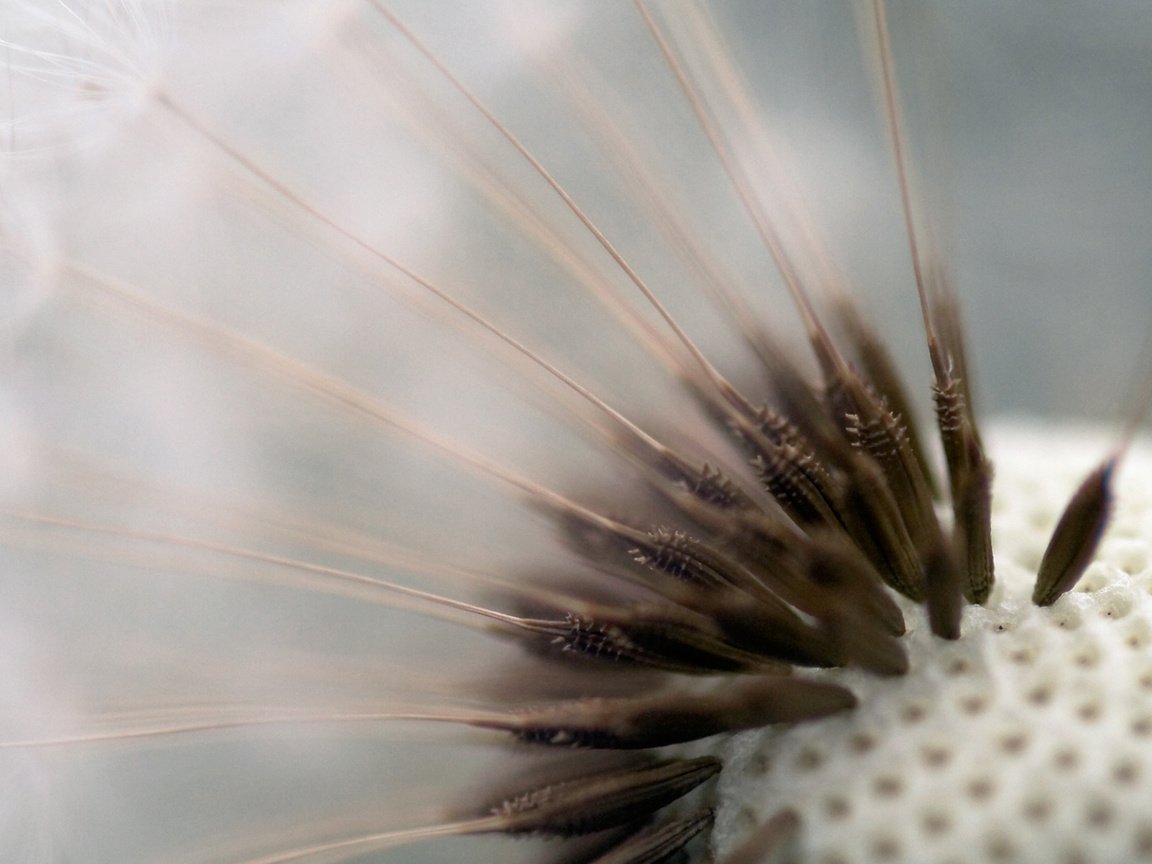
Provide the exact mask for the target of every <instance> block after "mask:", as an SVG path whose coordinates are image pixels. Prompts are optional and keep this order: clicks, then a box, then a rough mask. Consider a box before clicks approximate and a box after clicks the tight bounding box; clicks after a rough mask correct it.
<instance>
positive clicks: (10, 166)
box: [0, 0, 1152, 864]
mask: <svg viewBox="0 0 1152 864" xmlns="http://www.w3.org/2000/svg"><path fill="white" fill-rule="evenodd" d="M889 5H891V6H892V7H893V8H892V9H889V8H888V7H889ZM859 6H860V8H859V9H858V10H857V12H858V14H857V16H855V18H853V16H851V15H848V14H846V13H845V12H844V10H839V11H837V12H835V13H828V14H817V13H814V12H812V11H811V10H809V12H808V13H807V15H805V14H801V13H800V12H799V11H798V10H795V9H790V8H789V7H788V4H781V5H780V6H777V7H773V8H765V9H755V10H752V11H748V10H739V11H738V12H737V11H733V10H732V9H727V10H726V9H723V8H714V9H709V8H706V6H705V5H703V4H700V3H696V2H682V3H673V4H657V3H652V2H647V3H646V2H642V0H638V2H636V3H634V4H631V5H627V4H613V6H612V7H611V8H602V9H598V8H596V5H595V4H591V5H589V6H583V5H581V6H579V7H566V6H565V5H564V4H552V3H544V4H541V3H531V4H529V3H523V4H518V3H511V2H510V3H508V4H504V3H485V4H476V8H468V9H457V10H448V9H446V8H444V7H440V6H439V5H438V4H424V3H411V4H409V3H404V2H397V3H395V4H393V3H389V2H383V0H362V2H346V3H345V2H341V3H332V2H330V0H302V2H298V3H293V4H285V5H283V6H279V5H267V6H266V5H264V4H254V5H252V6H251V7H247V8H245V9H244V10H236V11H235V12H234V13H230V14H229V15H228V16H226V17H225V19H223V20H217V14H216V12H217V11H218V10H213V9H212V8H210V7H209V6H207V5H206V6H205V7H203V8H201V7H200V6H199V5H198V4H188V5H186V6H176V7H167V6H165V5H163V4H160V5H158V6H157V7H156V8H152V6H151V5H150V4H138V3H136V2H128V0H122V2H116V3H109V4H106V5H102V6H99V7H98V8H94V9H91V10H88V9H84V8H80V7H74V6H71V5H68V4H67V3H61V4H58V5H56V6H53V7H51V8H50V9H47V10H46V9H44V8H42V7H40V6H37V5H26V4H23V3H20V2H13V3H12V4H11V5H10V9H9V10H4V14H5V19H4V20H9V19H10V20H11V21H12V22H14V23H13V25H12V27H11V31H10V35H5V36H3V37H2V39H3V45H4V47H5V49H6V51H7V53H8V57H9V60H8V71H9V87H8V95H7V98H8V99H9V101H10V103H11V105H10V107H9V110H8V111H7V124H8V125H7V127H6V128H7V135H6V148H5V149H6V156H5V158H4V162H3V172H4V173H3V178H4V181H5V187H6V193H7V194H6V196H5V200H4V202H3V208H4V209H3V211H2V213H0V218H2V220H3V228H4V234H3V245H2V249H0V254H2V255H3V260H4V261H5V265H6V273H7V275H6V276H5V283H6V285H5V290H6V291H8V292H9V295H10V296H11V298H12V303H11V304H10V305H11V309H10V312H9V313H8V314H7V315H6V319H5V323H6V325H7V326H6V331H5V339H6V348H7V351H6V359H5V363H6V375H5V381H4V382H3V383H2V384H0V387H2V388H3V389H2V390H0V405H3V407H4V408H5V409H6V411H5V413H6V417H5V419H4V420H3V424H4V425H3V427H2V428H3V431H4V434H5V437H6V439H7V446H6V448H5V453H4V456H3V459H4V465H5V469H6V474H7V477H8V479H7V480H6V482H5V486H4V489H3V499H4V503H3V505H2V506H0V549H3V550H4V556H5V558H6V565H5V570H4V577H3V578H4V585H5V590H4V595H5V597H6V598H7V599H6V604H5V606H4V608H3V610H2V611H0V649H2V650H0V657H2V659H0V670H2V671H3V673H4V674H3V676H2V677H3V678H4V684H3V685H2V686H0V724H2V725H0V760H2V761H0V765H2V767H3V771H4V773H5V775H6V776H7V777H8V778H10V785H11V786H13V787H14V788H16V787H18V788H21V789H25V790H27V792H28V794H26V795H23V796H19V797H14V798H13V799H12V800H11V801H10V802H7V803H6V804H5V807H4V809H3V812H2V813H0V822H2V823H3V824H2V825H0V828H3V829H4V831H3V836H4V837H5V839H4V840H3V841H0V843H3V846H0V849H2V850H3V852H4V853H5V855H7V856H9V857H12V858H13V859H14V860H27V861H38V860H44V861H63V860H85V861H89V860H90V861H96V862H100V861H113V860H115V861H157V860H165V861H167V860H172V861H178V862H197V861H199V862H209V861H210V862H236V864H281V862H294V861H300V862H320V861H324V862H330V861H369V860H371V861H376V860H379V861H391V860H404V861H413V862H418V861H424V860H445V858H446V859H447V860H475V859H477V858H479V859H491V860H510V861H514V860H543V861H560V860H564V861H587V862H599V864H640V862H653V864H655V862H661V861H706V860H714V861H717V862H722V864H749V862H757V861H778V860H781V861H796V862H803V864H845V862H856V861H859V862H866V861H867V862H913V861H915V862H928V861H938V862H949V861H960V860H976V861H988V862H1009V861H1020V862H1027V861H1033V860H1035V861H1040V860H1045V861H1048V860H1067V861H1070V862H1071V861H1090V862H1108V861H1130V860H1152V821H1150V818H1152V817H1150V816H1149V811H1148V808H1147V807H1146V806H1145V805H1144V804H1143V803H1142V802H1144V801H1145V800H1147V799H1148V797H1149V795H1148V793H1149V791H1150V790H1152V787H1150V785H1149V784H1150V783H1152V762H1150V757H1149V753H1150V752H1152V751H1150V747H1152V744H1150V738H1149V736H1150V734H1152V665H1149V662H1148V654H1147V645H1148V642H1149V640H1150V639H1152V608H1150V605H1149V604H1150V603H1152V599H1150V598H1152V584H1150V583H1149V578H1150V577H1149V560H1150V554H1152V553H1150V550H1149V548H1148V545H1149V538H1148V530H1147V523H1148V507H1147V500H1146V498H1147V496H1146V494H1145V490H1144V487H1145V486H1146V485H1147V482H1146V481H1147V479H1148V477H1149V472H1150V471H1152V463H1150V462H1149V458H1150V457H1149V455H1148V450H1147V445H1146V443H1145V442H1144V441H1143V440H1142V439H1141V438H1140V437H1139V436H1138V430H1139V426H1140V424H1141V423H1142V421H1143V418H1144V414H1145V413H1146V411H1147V407H1148V405H1147V403H1148V402H1149V400H1150V399H1152V396H1149V395H1147V394H1146V393H1144V391H1147V390H1149V389H1150V388H1152V385H1150V384H1149V383H1148V382H1147V381H1145V382H1143V384H1140V383H1139V382H1140V381H1141V375H1140V370H1138V369H1137V370H1135V372H1134V374H1133V378H1134V379H1135V380H1136V381H1137V382H1138V384H1137V387H1138V388H1139V390H1140V393H1138V394H1137V395H1136V396H1134V397H1131V398H1130V399H1129V400H1128V401H1129V403H1130V404H1129V405H1127V406H1126V408H1125V409H1124V410H1123V411H1119V412H1114V416H1115V417H1116V422H1115V423H1114V424H1113V425H1115V426H1117V427H1121V428H1119V429H1118V430H1117V431H1113V432H1110V433H1102V432H1099V431H1097V432H1096V433H1094V434H1092V435H1084V436H1078V435H1077V433H1076V431H1075V429H1074V428H1073V427H1072V426H1071V425H1070V424H1068V423H1063V422H1061V423H1056V422H1054V423H1052V424H1051V428H1043V429H1042V428H1041V427H1040V426H1039V425H1038V424H1037V423H1036V422H1035V421H1032V422H1031V424H1028V423H1024V424H1016V425H1013V424H1012V423H1010V422H1007V421H1005V420H1001V419H996V420H994V422H992V423H986V422H985V421H984V419H983V414H982V413H980V414H978V412H977V410H976V409H977V407H979V405H978V400H977V398H976V388H975V387H974V385H973V382H972V375H973V374H974V372H976V371H977V369H976V367H979V366H980V365H981V361H982V354H983V353H984V352H982V351H979V350H974V349H975V348H976V347H979V346H982V345H984V344H985V343H984V342H982V341H981V338H980V337H981V336H982V335H983V334H982V332H981V331H980V330H979V329H977V330H976V331H975V335H976V337H977V338H976V339H975V340H974V341H973V342H972V343H970V342H969V339H970V337H971V335H972V332H973V331H972V330H971V329H970V328H967V327H965V325H964V324H963V322H962V318H963V317H964V316H963V314H962V313H963V309H964V307H965V302H964V301H965V298H966V294H967V291H968V289H967V281H968V279H970V276H971V274H970V273H969V274H968V276H967V277H966V276H965V274H964V272H963V269H964V268H962V267H958V266H954V262H953V260H952V259H951V257H950V254H949V253H950V250H949V246H950V241H951V237H950V236H949V232H948V231H947V230H945V229H946V228H947V227H948V225H947V222H948V220H947V218H946V216H947V210H948V208H947V207H946V206H945V205H943V204H941V203H940V202H939V201H937V200H936V198H935V197H934V195H935V192H936V191H937V189H938V188H943V189H944V190H945V191H947V188H948V185H949V183H948V177H947V173H948V172H947V171H946V170H941V166H939V165H936V164H935V160H934V158H933V157H934V156H938V155H939V154H935V153H933V148H932V146H930V144H922V141H921V139H920V137H919V136H918V133H922V132H927V133H928V134H927V135H926V136H925V137H928V138H931V134H930V133H931V131H932V127H933V126H934V125H935V123H936V121H937V119H938V118H937V117H936V116H935V112H936V111H938V110H941V106H940V104H938V103H940V102H942V101H943V100H939V99H937V98H936V97H937V96H939V95H940V93H939V87H940V85H939V82H934V81H933V80H931V79H932V76H931V75H926V74H923V70H922V69H920V68H918V64H917V63H916V60H917V59H918V58H917V57H916V56H915V55H916V53H917V51H916V50H915V46H916V44H917V41H918V40H920V41H922V42H924V43H927V44H928V45H929V46H931V44H933V39H934V38H935V37H936V35H937V32H938V31H937V29H936V28H940V29H939V32H947V28H948V26H949V21H950V16H949V15H948V14H944V13H943V12H942V10H938V12H936V13H933V11H932V8H931V7H930V6H917V7H915V8H913V9H906V8H904V7H897V5H896V4H895V3H892V4H886V3H885V2H884V0H873V2H871V3H868V4H859ZM445 13H448V14H445ZM989 14H990V13H989ZM808 16H811V17H808ZM889 16H891V19H890V17H889ZM953 23H954V22H953ZM745 27H746V28H747V29H748V30H749V34H750V36H749V38H748V40H747V41H748V42H750V43H751V44H752V49H751V51H750V52H749V51H746V50H745V48H746V46H744V44H743V42H741V41H740V40H739V39H737V38H736V37H737V36H739V35H740V32H739V31H741V30H742V29H744V28H745ZM761 30H770V31H775V30H779V31H782V32H783V33H784V37H783V38H782V39H781V41H779V42H772V41H771V39H770V34H769V33H768V32H760V31H761ZM1005 32H1007V31H1005ZM909 44H911V45H912V46H913V47H912V48H907V47H905V46H907V45H909ZM1026 44H1027V45H1028V46H1040V45H1042V44H1043V42H1042V40H1040V39H1039V38H1038V39H1037V41H1036V42H1030V41H1029V42H1027V43H1026ZM919 50H920V51H921V52H923V51H925V50H927V51H928V52H929V53H930V52H931V48H930V47H929V48H928V49H924V47H923V46H922V45H921V46H920V48H919ZM1021 50H1022V49H1021ZM1036 50H1037V51H1039V52H1040V53H1043V52H1042V51H1040V49H1039V48H1036ZM777 54H780V55H781V56H780V57H777V56H776V55H777ZM805 55H811V56H805ZM1003 56H1009V57H1011V56H1014V51H1008V52H1006V53H1005V54H1004V55H1003ZM777 60H779V61H780V63H779V65H775V66H774V65H773V64H774V63H775V62H776V61H777ZM811 61H814V62H812V65H813V68H814V69H815V70H816V72H815V73H813V74H814V76H815V78H816V79H825V78H827V79H829V80H827V81H822V83H821V85H820V86H817V85H815V84H812V83H811V82H809V83H807V84H804V85H800V84H798V82H799V81H800V80H801V79H800V78H797V79H795V80H793V79H791V78H789V77H781V73H782V72H788V73H791V72H792V71H794V70H792V69H791V68H790V66H795V67H797V68H801V67H804V66H805V65H806V64H807V63H808V62H811ZM908 69H911V70H913V71H911V72H910V71H908ZM773 70H774V71H773ZM761 79H762V80H761ZM765 81H766V82H767V83H764V82H765ZM825 87H827V90H825V89H824V88H825ZM800 95H803V96H804V97H805V98H797V97H798V96H800ZM793 100H794V101H793ZM863 104H867V106H868V107H869V108H870V109H873V108H874V110H870V111H861V110H859V109H860V107H861V105H863ZM799 105H803V106H804V107H803V110H801V109H800V108H798V107H797V106H799ZM926 106H927V107H926ZM557 109H558V110H557ZM840 113H845V114H847V115H850V116H855V115H860V116H859V117H858V118H857V119H858V122H857V123H856V124H855V125H853V124H851V123H849V122H848V121H847V120H843V121H842V120H841V119H840ZM865 114H866V115H867V118H865V117H864V115H865ZM814 117H820V118H821V119H820V121H819V122H817V121H815V120H813V119H812V118H814ZM541 118H547V119H546V120H542V119H541ZM842 124H843V125H842ZM789 130H791V132H792V134H793V136H795V137H793V138H792V139H791V140H790V139H789V135H788V134H787V133H788V131H789ZM797 141H799V142H800V146H799V147H797V146H796V144H797ZM1150 185H1152V184H1150ZM813 188H815V189H821V188H822V189H823V191H824V192H825V193H826V194H828V193H829V192H830V193H831V196H830V197H831V199H832V201H833V204H834V207H833V212H832V214H831V218H828V214H827V213H824V212H822V208H821V207H820V206H819V204H818V202H819V196H818V195H814V194H812V191H811V190H812V189H813ZM1118 206H1119V205H1118ZM837 208H843V209H842V210H841V209H837ZM942 217H943V218H942ZM825 220H827V221H829V222H830V223H831V224H830V226H829V227H830V228H831V229H832V230H830V231H829V232H827V233H825V232H823V231H820V230H817V229H816V228H815V227H814V225H815V224H818V223H821V222H823V221H825ZM845 226H847V228H845ZM821 227H824V226H823V225H821ZM1089 233H1090V232H1089ZM1063 242H1064V243H1065V244H1066V245H1067V246H1068V247H1069V248H1072V247H1074V246H1077V244H1078V243H1079V242H1081V240H1080V238H1079V235H1077V236H1069V237H1066V238H1064V241H1063ZM1082 242H1084V244H1085V246H1091V243H1090V242H1089V241H1087V240H1084V241H1082ZM1117 245H1120V244H1117ZM958 260H963V259H958ZM877 261H881V262H882V263H880V264H878V263H877ZM1134 266H1135V265H1134ZM884 267H887V268H889V269H888V270H887V271H884V270H883V269H882V268H884ZM955 271H961V272H955ZM879 273H883V276H882V277H881V278H879V279H878V276H877V274H879ZM877 281H881V282H891V283H892V285H893V286H894V287H893V288H892V292H891V294H890V295H888V296H889V298H890V299H889V301H884V300H883V299H879V300H878V299H876V298H883V297H884V296H885V295H884V292H883V291H879V292H875V293H874V292H873V291H871V290H870V285H871V283H874V282H877ZM1024 284H1025V287H1027V285H1028V284H1029V283H1028V282H1027V281H1026V282H1025V283H1024ZM1026 295H1027V290H1022V291H1021V300H1020V302H1021V303H1024V302H1027V296H1026ZM891 298H895V299H894V300H892V299H891ZM885 302H890V304H891V307H890V308H891V309H896V310H898V313H899V314H898V315H897V316H896V317H900V316H903V317H906V318H908V319H909V320H910V321H915V323H916V328H917V329H916V331H915V332H916V335H915V339H914V340H911V339H910V337H909V336H907V335H906V334H904V333H903V332H902V330H901V331H900V332H899V334H898V333H897V328H896V327H894V326H892V324H891V321H890V320H889V318H890V317H891V316H889V315H887V314H886V313H885V309H886V308H888V307H886V306H885ZM894 314H896V313H894ZM1128 317H1130V318H1136V317H1137V316H1135V315H1129V316H1128ZM878 319H880V320H883V321H884V323H883V324H878V323H877V321H878ZM909 345H914V346H915V349H914V350H915V355H912V353H911V352H912V350H913V349H911V348H910V347H909ZM1122 353H1124V352H1122ZM1126 353H1127V355H1128V356H1129V359H1130V356H1131V354H1132V352H1131V351H1128V352H1126ZM925 354H926V355H927V357H926V362H925V357H924V355H925ZM912 356H914V357H915V359H914V360H912V361H911V362H910V357H912ZM1129 365H1136V364H1135V362H1130V364H1129ZM909 370H913V371H909ZM1144 377H1145V378H1146V376H1144ZM1069 392H1072V388H1071V387H1069ZM997 404H998V406H999V410H1001V411H1002V410H1003V403H1002V402H1001V403H997ZM992 413H995V412H992Z"/></svg>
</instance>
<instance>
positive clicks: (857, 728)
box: [716, 426, 1152, 864]
mask: <svg viewBox="0 0 1152 864" xmlns="http://www.w3.org/2000/svg"><path fill="white" fill-rule="evenodd" d="M995 431H996V433H997V434H994V435H992V436H990V449H991V450H992V452H993V454H994V458H995V459H996V467H997V478H996V487H995V491H996V504H995V512H994V525H993V530H994V535H995V536H994V540H995V549H996V566H997V580H998V582H997V587H996V590H995V592H994V593H993V595H992V598H991V599H990V601H989V603H988V604H987V606H986V607H985V608H980V607H969V608H968V609H967V610H966V611H965V614H964V621H963V634H962V637H961V638H960V639H959V640H958V641H956V642H951V643H950V642H945V641H943V640H940V639H937V638H935V637H933V636H932V635H931V633H930V632H929V631H928V627H927V623H926V620H925V617H924V615H923V613H922V610H920V609H916V608H914V607H912V606H911V605H910V604H906V608H905V614H906V618H907V622H908V633H907V635H906V637H905V640H906V644H907V647H908V650H909V654H910V656H911V663H912V668H911V671H910V673H909V674H908V676H907V677H904V678H894V679H881V678H877V677H874V676H871V675H868V674H864V673H860V672H854V671H835V672H831V673H825V674H826V677H828V678H831V679H833V680H837V681H840V682H842V683H844V684H846V685H847V686H849V687H851V688H852V690H853V691H854V692H855V693H856V694H857V695H858V696H859V698H860V706H859V708H858V709H857V710H856V711H854V712H851V713H849V714H845V715H841V716H837V717H834V718H831V719H829V720H826V721H821V722H818V723H813V724H809V725H806V726H801V727H797V728H794V729H792V730H790V731H786V732H774V731H764V732H759V731H758V732H751V733H746V734H742V735H739V736H736V737H735V738H733V739H732V740H731V742H730V743H729V745H728V749H727V752H726V754H725V755H726V761H727V762H728V767H729V770H727V771H725V773H724V775H723V779H722V780H721V789H720V799H721V801H722V805H721V812H720V815H719V824H718V830H717V835H716V842H717V844H718V846H719V847H720V848H722V849H723V848H726V847H728V846H730V845H731V844H732V843H733V842H735V841H736V840H738V839H739V837H740V836H742V835H743V834H744V833H745V832H746V831H747V830H748V829H749V828H750V827H751V826H752V825H753V824H755V823H756V822H757V821H758V820H760V819H763V818H765V817H767V816H768V815H771V814H772V813H774V812H776V811H778V810H779V809H781V808H785V807H791V808H793V809H795V810H796V811H797V812H799V813H800V814H801V817H802V820H803V826H804V827H803V829H802V834H801V836H800V838H799V840H798V843H797V848H796V849H795V850H794V852H795V854H796V856H797V859H798V860H799V861H801V862H804V864H809V862H814V864H847V862H892V864H897V862H909V864H911V862H917V864H929V862H941V864H944V862H949V864H951V862H955V864H961V862H993V864H1000V862H1041V861H1043V862H1061V864H1073V862H1117V864H1120V862H1129V861H1152V804H1150V803H1149V802H1152V568H1150V561H1152V543H1150V540H1152V484H1150V483H1149V480H1152V452H1150V451H1149V450H1148V449H1147V448H1146V447H1139V446H1138V447H1136V448H1134V449H1133V451H1132V452H1131V453H1130V454H1129V458H1128V459H1127V461H1126V462H1125V464H1124V467H1123V469H1122V471H1121V473H1120V475H1119V477H1118V495H1117V506H1116V510H1115V515H1114V518H1113V521H1112V524H1111V527H1110V529H1109V532H1108V534H1107V535H1106V537H1105V540H1104V542H1103V544H1102V546H1101V548H1100V551H1099V554H1098V555H1097V559H1096V561H1095V562H1094V563H1093V564H1092V565H1091V566H1090V567H1089V569H1088V571H1087V573H1086V574H1085V576H1084V578H1083V579H1082V580H1081V582H1080V584H1079V585H1078V586H1077V587H1076V589H1074V591H1073V592H1071V593H1069V594H1067V595H1065V596H1064V597H1062V598H1061V599H1060V600H1059V601H1057V603H1056V604H1054V605H1053V606H1052V607H1050V608H1046V609H1040V608H1037V607H1035V606H1033V605H1032V603H1031V600H1030V594H1031V590H1032V582H1033V579H1034V574H1035V571H1036V567H1037V565H1038V564H1039V561H1040V557H1041V555H1042V554H1043V551H1044V548H1045V546H1046V544H1047V542H1048V537H1049V535H1050V533H1051V530H1052V527H1053V525H1054V523H1055V521H1056V519H1057V518H1058V516H1059V513H1060V511H1061V509H1062V508H1063V506H1064V503H1065V502H1066V500H1067V498H1068V496H1069V494H1070V493H1071V491H1072V490H1073V489H1074V488H1075V486H1076V484H1077V483H1078V482H1079V480H1080V479H1081V478H1082V477H1083V474H1084V472H1085V471H1086V470H1087V469H1088V468H1090V467H1091V465H1092V463H1093V462H1094V461H1095V460H1098V459H1099V458H1100V457H1101V456H1102V455H1103V454H1104V453H1105V452H1106V450H1107V448H1108V447H1109V441H1108V439H1107V438H1106V437H1102V436H1099V435H1092V434H1091V433H1076V432H1060V431H1054V430H1053V429H1051V428H1049V429H1044V430H1042V429H1040V428H1039V427H1024V426H1017V427H1006V426H1002V427H1001V428H999V429H997V430H995Z"/></svg>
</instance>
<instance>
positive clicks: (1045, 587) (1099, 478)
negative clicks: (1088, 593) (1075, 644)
mask: <svg viewBox="0 0 1152 864" xmlns="http://www.w3.org/2000/svg"><path fill="white" fill-rule="evenodd" d="M1117 460H1118V457H1117V456H1115V455H1113V456H1110V457H1108V458H1107V459H1105V460H1104V461H1103V462H1102V463H1101V464H1100V465H1098V466H1097V467H1096V468H1095V469H1094V470H1093V471H1092V472H1091V473H1090V474H1089V475H1088V476H1087V477H1085V478H1084V480H1083V481H1082V482H1081V483H1080V485H1079V486H1078V487H1077V489H1076V492H1075V493H1074V494H1073V495H1072V498H1071V499H1070V500H1069V501H1068V504H1067V506H1065V508H1064V512H1063V513H1062V514H1061V515H1060V521H1059V522H1057V523H1056V529H1055V530H1054V531H1053V532H1052V539H1051V540H1049V541H1048V548H1047V549H1045V550H1044V557H1043V558H1042V559H1041V561H1040V567H1039V571H1038V572H1037V574H1036V587H1035V589H1034V590H1033V592H1032V602H1033V603H1035V604H1036V605H1037V606H1051V605H1052V604H1053V603H1055V602H1056V601H1057V600H1058V599H1059V598H1060V596H1061V595H1063V594H1065V593H1066V592H1068V591H1070V590H1071V589H1072V588H1073V587H1075V585H1076V583H1077V582H1078V581H1080V577H1081V576H1083V575H1084V571H1085V570H1086V569H1087V568H1088V565H1089V564H1090V563H1091V561H1092V557H1093V556H1094V555H1095V554H1096V549H1097V547H1098V546H1099V545H1100V540H1101V538H1102V537H1103V536H1104V530H1105V528H1107V526H1108V520H1109V518H1110V517H1111V512H1112V476H1113V474H1114V472H1115V469H1116V465H1117Z"/></svg>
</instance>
